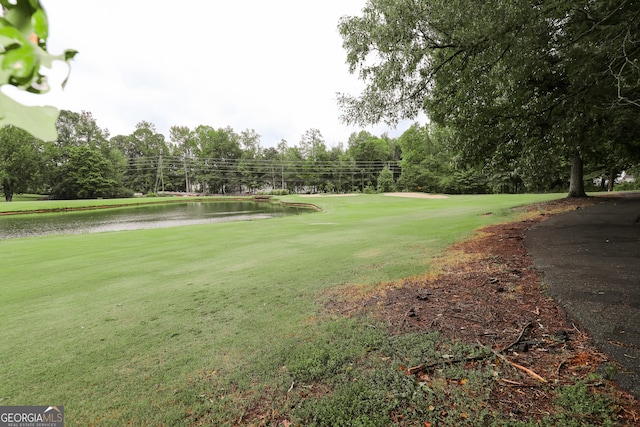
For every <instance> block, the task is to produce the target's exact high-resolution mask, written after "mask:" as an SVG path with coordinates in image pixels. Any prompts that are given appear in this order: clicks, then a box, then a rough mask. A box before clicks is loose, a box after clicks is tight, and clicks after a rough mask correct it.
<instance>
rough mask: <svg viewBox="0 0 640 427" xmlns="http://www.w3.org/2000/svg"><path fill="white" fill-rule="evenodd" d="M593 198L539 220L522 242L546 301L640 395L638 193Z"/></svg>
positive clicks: (628, 388)
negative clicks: (589, 338)
mask: <svg viewBox="0 0 640 427" xmlns="http://www.w3.org/2000/svg"><path fill="white" fill-rule="evenodd" d="M598 199H599V202H598V203H596V204H595V205H593V206H589V207H587V208H583V209H577V210H574V211H571V212H568V213H565V214H561V215H557V216H554V217H552V218H550V219H548V220H546V221H543V222H541V223H539V224H538V225H536V226H535V227H533V228H532V229H531V230H529V232H528V234H527V237H526V239H525V243H526V245H527V248H528V250H529V253H530V254H531V256H532V258H533V263H534V265H535V267H536V268H537V269H538V270H539V271H541V272H542V273H543V277H544V283H545V284H546V285H547V286H548V290H549V293H550V294H551V296H553V297H554V298H555V299H556V301H557V302H558V303H559V304H560V305H561V306H563V307H564V308H565V310H566V311H567V313H568V314H569V315H570V316H571V317H572V318H573V319H574V320H575V323H576V327H578V328H585V329H586V330H588V331H589V333H590V335H591V336H592V337H593V339H594V341H595V344H596V346H597V347H598V348H600V350H602V352H604V353H605V354H607V355H608V356H609V358H610V359H612V360H614V361H615V362H617V363H618V364H619V365H620V366H621V368H620V369H618V370H617V373H616V374H615V377H614V380H615V381H616V382H617V383H618V385H619V386H620V387H621V388H622V389H624V390H626V391H629V392H631V393H632V394H633V395H635V396H636V397H638V398H640V194H638V193H623V194H620V195H619V196H615V197H601V198H598Z"/></svg>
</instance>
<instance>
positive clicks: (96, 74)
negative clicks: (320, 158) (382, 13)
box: [5, 0, 411, 147]
mask: <svg viewBox="0 0 640 427" xmlns="http://www.w3.org/2000/svg"><path fill="white" fill-rule="evenodd" d="M41 3H42V5H43V7H44V8H45V10H46V12H47V15H48V17H49V40H48V50H49V52H50V53H52V54H59V53H62V52H63V51H64V50H65V49H75V50H78V51H79V54H78V55H77V56H76V58H75V59H74V60H73V61H72V64H71V76H70V79H69V82H68V84H67V86H66V88H65V89H64V90H62V89H61V88H60V87H59V86H60V83H61V82H62V81H63V80H64V77H65V76H66V73H67V67H66V65H65V64H64V63H59V64H56V65H55V66H54V68H53V69H52V70H51V71H49V72H48V73H47V74H48V75H49V76H50V77H49V80H50V84H51V86H52V90H51V92H50V93H48V94H46V95H32V94H26V93H15V91H5V92H8V93H10V94H11V96H12V97H13V98H14V99H17V100H19V101H20V102H23V103H26V104H28V105H53V106H55V107H57V108H60V109H67V110H71V111H75V112H80V111H89V112H91V113H92V115H93V117H94V119H96V121H97V124H98V126H100V127H101V128H103V129H105V128H106V129H108V130H109V132H110V134H111V136H115V135H128V134H131V133H132V132H133V131H134V130H135V126H136V124H137V123H139V122H140V121H142V120H145V121H148V122H151V123H153V124H154V125H155V127H156V129H157V131H158V132H160V133H162V134H164V135H165V137H166V138H167V140H169V129H170V128H171V127H172V126H175V125H177V126H187V127H189V128H191V129H193V128H195V127H196V126H199V125H208V126H212V127H214V128H221V127H227V126H230V127H232V128H233V129H234V130H235V131H236V132H238V133H240V132H241V131H243V130H246V129H253V130H255V131H256V132H257V133H258V134H260V135H261V145H262V146H263V147H273V146H276V145H277V144H278V142H280V140H282V139H285V140H287V142H288V143H289V145H290V146H292V145H297V144H298V143H299V142H300V139H301V137H302V135H303V134H304V132H305V131H307V130H309V129H312V128H314V129H318V130H320V132H321V133H322V135H323V137H324V139H325V143H326V145H327V146H328V147H333V146H336V145H337V144H338V143H339V142H343V143H345V145H346V142H347V140H348V138H349V135H350V134H351V133H352V132H354V131H359V130H361V129H363V128H361V127H358V126H347V125H345V124H343V123H342V122H341V121H340V113H341V112H340V109H339V107H338V105H337V102H336V93H338V92H341V93H349V94H352V95H357V94H359V93H360V92H361V91H362V88H363V87H364V86H363V83H362V82H360V81H359V80H358V79H357V76H356V75H352V74H350V73H349V71H348V66H347V65H346V62H345V61H346V53H345V51H344V50H343V48H342V39H341V37H340V35H339V33H338V30H337V25H338V21H339V19H340V17H342V16H345V15H349V16H354V15H360V14H361V13H360V12H361V10H362V8H363V7H364V5H365V3H366V0H323V1H320V0H269V1H265V0H232V1H229V0H180V1H174V2H169V1H166V2H165V1H157V0H90V1H88V0H41ZM410 124H411V123H410V122H404V123H401V124H399V125H398V127H397V128H396V129H393V128H390V127H388V126H387V125H384V124H380V125H376V126H372V127H368V128H364V130H367V131H369V132H371V133H373V134H374V135H378V136H379V135H382V134H383V133H385V132H386V133H388V134H389V135H390V136H391V137H397V136H400V135H401V134H402V132H404V131H405V130H406V129H407V128H408V127H409V125H410Z"/></svg>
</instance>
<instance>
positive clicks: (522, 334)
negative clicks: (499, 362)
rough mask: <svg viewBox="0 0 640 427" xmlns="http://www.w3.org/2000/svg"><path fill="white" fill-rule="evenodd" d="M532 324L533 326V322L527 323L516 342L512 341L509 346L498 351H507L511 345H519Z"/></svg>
mask: <svg viewBox="0 0 640 427" xmlns="http://www.w3.org/2000/svg"><path fill="white" fill-rule="evenodd" d="M531 326H533V324H532V323H531V322H529V323H527V324H526V325H524V328H522V331H521V332H520V335H518V338H516V340H515V341H514V342H512V343H511V344H509V345H508V346H506V347H504V348H503V349H502V350H500V351H498V353H504V352H505V351H507V350H509V349H510V348H511V347H513V346H514V345H517V344H518V343H519V342H520V340H521V339H522V337H523V336H524V333H525V332H526V331H527V329H529V328H530V327H531Z"/></svg>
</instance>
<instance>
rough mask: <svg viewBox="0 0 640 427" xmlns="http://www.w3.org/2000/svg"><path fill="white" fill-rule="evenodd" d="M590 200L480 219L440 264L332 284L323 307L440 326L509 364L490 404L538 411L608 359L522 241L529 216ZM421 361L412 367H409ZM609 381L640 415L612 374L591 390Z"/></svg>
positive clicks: (420, 326)
mask: <svg viewBox="0 0 640 427" xmlns="http://www.w3.org/2000/svg"><path fill="white" fill-rule="evenodd" d="M590 203H593V200H590V199H576V200H573V199H565V200H559V201H554V202H549V203H543V204H539V205H534V206H530V207H527V208H526V209H523V212H522V213H523V217H524V218H525V219H524V220H522V221H520V222H515V223H507V224H499V225H494V226H489V227H486V228H484V229H482V230H481V231H480V232H479V233H478V235H477V236H476V237H474V238H473V239H471V240H468V241H465V242H462V243H459V244H456V245H454V246H452V247H451V248H450V249H449V250H448V251H447V252H446V254H445V255H443V256H442V257H440V258H438V259H436V260H434V262H433V265H434V266H435V269H436V270H437V274H431V275H427V276H424V277H414V278H409V279H405V280H402V281H400V282H398V283H386V284H382V285H379V286H377V287H375V288H374V289H373V290H368V291H363V290H362V289H356V288H345V287H343V288H341V289H337V290H332V291H331V292H332V293H331V294H330V295H325V296H326V297H327V300H326V301H327V302H326V307H327V309H328V310H329V311H330V312H332V313H335V314H342V315H349V316H351V315H358V314H363V313H366V314H367V315H369V316H372V317H375V318H377V319H378V320H380V321H382V322H384V323H385V324H386V325H387V326H388V328H389V330H390V331H391V333H393V334H404V333H411V332H419V331H438V332H439V333H440V334H442V335H443V336H444V337H446V338H448V339H451V340H456V341H460V342H464V343H467V344H470V345H481V346H484V347H486V348H490V349H492V350H493V351H494V352H495V353H496V356H497V357H496V360H497V362H498V363H503V364H504V365H505V368H506V369H504V370H503V371H504V372H507V373H509V377H507V378H505V377H503V378H501V379H500V380H498V381H497V382H496V386H495V387H494V389H493V390H492V394H491V398H490V402H489V403H490V405H491V407H492V409H495V410H499V411H501V412H502V413H504V414H509V415H510V416H512V417H513V418H515V419H539V418H541V417H543V416H544V415H545V414H548V413H549V411H551V410H552V401H553V388H554V387H555V386H561V385H567V384H574V383H575V382H576V380H578V379H586V378H588V376H589V374H590V373H593V372H594V371H596V370H598V369H602V367H603V366H605V365H606V364H609V363H613V362H611V361H609V359H608V358H607V356H606V355H605V354H602V353H601V352H599V351H598V350H597V349H596V348H595V346H594V345H593V342H592V339H591V338H590V336H589V334H588V333H587V331H585V330H583V329H581V327H580V325H578V324H576V323H574V321H572V319H570V318H569V317H568V315H567V313H566V312H565V311H564V310H563V309H562V308H561V307H559V306H558V305H557V304H556V302H555V301H554V300H553V299H552V298H550V297H549V296H548V295H546V294H545V292H544V286H543V280H542V278H541V277H540V275H539V273H538V272H537V271H536V270H535V268H534V266H533V264H532V261H531V258H530V256H529V254H528V252H527V250H526V247H525V244H524V237H525V235H526V233H527V230H528V229H529V228H531V227H532V226H533V225H535V224H537V223H538V222H540V221H542V220H544V219H545V218H548V217H549V216H550V215H554V214H557V213H560V212H564V211H566V210H569V209H579V208H581V207H584V206H586V205H588V204H590ZM521 368H523V369H521ZM527 370H528V371H527ZM419 371H421V367H416V368H415V369H414V371H412V372H410V374H413V373H418V372H419ZM536 375H538V376H539V377H536ZM542 380H544V381H546V383H543V382H542ZM541 385H552V387H541ZM605 385H607V386H610V387H604V386H605ZM605 388H606V389H607V390H609V391H610V390H611V389H612V388H613V389H614V390H615V394H616V396H615V397H616V401H617V403H618V405H619V412H618V415H619V421H620V422H621V423H622V425H630V426H631V425H640V409H638V408H640V402H639V401H638V400H636V399H634V398H633V397H632V396H631V395H629V394H627V393H625V392H623V391H621V390H619V389H617V388H616V387H615V384H602V383H593V384H592V385H591V389H592V390H593V391H594V392H596V393H597V392H598V391H599V390H600V389H603V390H604V389H605Z"/></svg>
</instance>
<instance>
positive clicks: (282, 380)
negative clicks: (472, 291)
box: [0, 195, 617, 426]
mask: <svg viewBox="0 0 640 427" xmlns="http://www.w3.org/2000/svg"><path fill="white" fill-rule="evenodd" d="M558 197H560V195H514V196H509V195H491V196H459V197H451V198H448V199H417V198H402V197H387V196H384V195H357V196H348V197H316V198H313V199H311V198H303V197H299V196H287V197H283V199H284V200H287V201H290V202H301V203H314V204H316V205H318V206H320V207H321V208H322V211H321V212H317V213H313V214H309V215H299V216H292V217H286V218H277V219H271V220H265V221H252V222H242V223H224V224H213V225H199V226H188V227H179V228H173V229H156V230H140V231H127V232H114V233H101V234H87V235H73V236H47V237H39V238H25V239H15V240H6V241H3V242H1V244H0V271H2V272H3V273H2V285H1V288H2V301H1V302H0V304H1V307H2V310H1V311H0V324H2V329H1V330H0V360H2V361H3V363H2V364H1V365H0V378H2V379H3V380H2V382H0V405H29V404H34V405H35V404H38V405H42V404H44V405H47V404H57V405H64V406H65V413H66V417H67V423H68V425H107V426H110V425H113V426H116V425H117V426H121V425H172V426H173V425H259V424H262V425H388V424H389V423H395V424H397V425H429V424H428V423H431V424H432V425H465V424H467V425H487V424H489V423H492V422H501V421H505V422H504V423H502V424H501V425H528V424H526V423H527V422H528V421H526V420H518V418H517V417H516V418H514V419H513V422H512V421H510V420H511V418H510V417H511V415H510V414H509V413H508V412H507V411H504V410H496V409H495V408H490V407H489V406H488V404H487V399H488V393H490V392H492V386H493V385H494V384H496V381H497V379H499V378H506V379H509V380H511V381H516V380H514V379H511V378H513V377H506V376H505V375H504V374H503V372H504V371H507V370H509V369H510V367H509V366H506V365H505V366H501V365H499V364H496V363H495V358H494V355H493V354H492V353H491V351H490V350H489V349H488V347H487V346H486V345H478V344H476V343H466V342H459V341H458V340H456V339H455V338H456V337H455V336H451V335H447V334H446V331H444V330H443V331H438V330H437V329H434V330H433V331H426V330H404V331H398V330H394V328H393V326H394V325H396V326H397V325H398V322H394V321H389V319H393V316H391V315H389V316H387V317H382V318H381V317H377V316H376V315H375V312H366V311H360V308H362V307H365V308H366V307H370V304H361V303H358V304H354V305H351V306H350V305H349V301H366V299H359V298H353V299H350V298H349V296H350V295H352V294H353V290H354V289H355V290H357V293H359V294H361V296H364V297H367V296H371V295H379V294H378V293H377V292H378V291H379V289H381V287H382V288H385V286H386V285H385V284H388V283H399V282H400V281H402V280H404V279H407V278H410V277H418V276H420V275H424V274H426V273H428V272H429V271H432V270H433V267H434V265H433V263H434V260H437V258H434V257H436V256H437V255H438V254H440V253H441V251H442V250H443V249H444V248H446V247H448V246H450V245H451V244H453V243H454V242H457V241H460V240H462V239H465V238H468V237H470V236H472V234H473V232H474V230H476V229H477V228H478V227H480V226H484V225H489V224H495V223H500V222H504V221H507V220H510V219H514V218H515V216H517V215H518V213H517V212H515V211H513V210H511V208H512V207H514V206H520V205H523V204H528V203H534V202H542V201H546V200H550V199H554V198H558ZM3 207H4V206H3ZM0 220H1V218H0ZM430 269H431V270H430ZM385 289H386V288H385ZM336 292H337V294H336ZM391 293H392V292H389V294H391ZM335 295H340V298H337V297H335ZM411 298H414V299H415V295H412V296H411ZM332 304H333V305H332ZM345 304H346V305H345ZM332 307H333V308H332ZM336 307H340V309H335V308H336ZM382 307H384V305H382ZM380 312H383V310H381V311H380ZM407 313H408V312H407V311H404V313H403V314H404V315H406V314H407ZM413 320H414V319H413V318H408V322H404V323H402V322H401V323H402V324H404V325H408V324H411V322H412V321H413ZM427 360H435V361H437V363H436V365H434V366H431V367H429V368H428V369H423V370H421V369H418V370H415V371H411V372H410V374H407V370H409V369H411V368H415V367H417V366H420V364H424V363H425V361H427ZM453 362H455V363H453ZM598 381H601V380H598ZM591 386H592V383H589V382H583V383H576V384H568V385H567V387H566V388H561V389H560V390H559V391H558V393H557V394H556V398H557V402H558V403H557V405H558V408H564V407H567V408H571V407H572V406H574V405H573V404H572V402H574V401H575V400H576V399H578V400H580V401H584V400H585V399H586V400H587V401H588V402H592V403H594V404H593V405H591V406H590V407H593V408H602V409H598V410H597V411H598V413H597V414H594V415H592V416H587V417H586V418H585V417H584V413H581V414H578V415H579V416H578V415H576V414H575V413H571V412H569V411H565V412H566V413H565V412H562V413H561V414H555V415H553V414H549V418H547V421H546V422H548V423H550V424H549V425H551V423H553V422H555V421H558V420H559V419H560V418H558V417H564V418H563V419H565V420H569V421H568V422H567V425H570V424H571V423H573V424H574V425H589V424H588V423H590V422H600V421H602V422H609V421H611V422H614V423H615V421H616V420H617V419H616V415H617V413H616V412H615V411H614V410H612V409H611V405H610V401H609V400H607V399H604V398H602V397H601V395H596V394H593V393H592V391H591V390H592V389H591V388H590V387H591ZM611 399H613V398H611ZM563 405H564V406H563ZM554 416H555V417H556V418H553V417H554ZM580 417H583V418H580ZM540 418H541V419H544V415H541V416H540ZM593 420H595V421H593ZM509 422H512V423H511V424H508V423H509ZM496 425H497V424H496Z"/></svg>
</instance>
